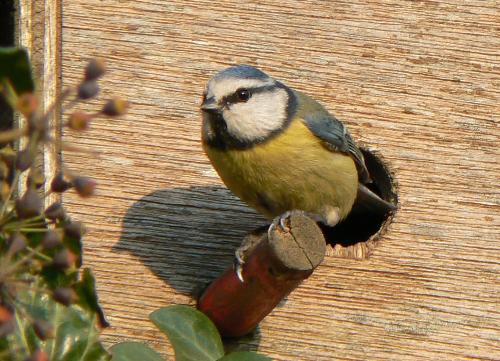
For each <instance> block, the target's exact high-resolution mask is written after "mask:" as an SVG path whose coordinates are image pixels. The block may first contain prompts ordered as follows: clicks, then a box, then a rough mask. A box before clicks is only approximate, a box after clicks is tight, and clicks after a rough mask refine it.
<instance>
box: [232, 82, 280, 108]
mask: <svg viewBox="0 0 500 361" xmlns="http://www.w3.org/2000/svg"><path fill="white" fill-rule="evenodd" d="M276 88H277V86H275V85H264V86H260V87H255V88H239V89H238V90H236V91H235V92H234V93H233V94H231V95H228V96H226V97H225V98H224V103H225V104H227V105H231V104H235V103H246V102H247V101H248V100H249V99H250V98H251V97H252V96H253V95H254V94H258V93H263V92H266V91H272V90H274V89H276Z"/></svg>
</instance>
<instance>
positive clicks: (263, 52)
mask: <svg viewBox="0 0 500 361" xmlns="http://www.w3.org/2000/svg"><path fill="white" fill-rule="evenodd" d="M499 15H500V14H499V7H498V3H497V2H496V1H480V0H476V1H466V2H453V1H447V2H437V1H391V0H385V1H357V0H355V1H335V2H333V1H332V2H330V1H301V2H295V1H266V2H260V1H247V2H245V3H237V2H230V1H215V0H210V1H208V0H206V1H169V2H166V1H163V0H137V1H122V0H108V1H106V2H102V1H98V0H85V1H83V0H72V1H64V2H63V5H62V24H63V26H62V39H63V43H62V74H63V83H64V84H66V85H69V84H75V83H76V82H78V80H79V79H80V77H81V74H82V67H83V65H84V63H85V61H86V59H88V58H89V57H92V56H101V57H104V58H106V59H107V61H108V64H109V69H110V71H109V74H108V75H107V76H106V77H105V79H104V80H103V82H102V87H103V89H104V96H109V95H110V94H112V93H113V94H118V95H120V96H123V97H126V98H127V99H129V100H130V101H131V103H132V108H131V109H130V113H129V114H128V115H127V116H126V117H125V118H124V119H121V120H108V119H103V120H100V121H96V122H95V124H93V125H92V129H91V131H89V132H88V133H87V134H85V135H82V134H74V133H67V132H66V133H64V135H63V139H64V140H65V141H68V142H71V143H72V144H75V145H78V146H81V147H85V148H88V149H92V150H98V151H99V152H100V153H101V155H100V156H99V157H98V158H96V157H94V156H89V155H85V154H73V153H65V155H64V157H65V160H66V162H67V164H68V167H69V168H70V169H72V170H73V171H76V172H80V173H85V174H89V175H92V176H94V177H95V178H96V179H97V180H98V181H99V185H100V188H99V196H98V197H96V198H93V199H89V200H81V199H79V198H77V197H75V196H72V195H69V196H67V197H66V198H65V202H66V204H67V206H68V208H69V209H70V210H71V212H72V213H73V214H74V216H75V218H79V219H81V220H85V221H86V222H87V224H88V225H89V233H88V236H87V238H86V243H85V252H86V253H85V255H86V256H85V263H86V265H88V266H91V267H93V268H94V270H95V273H96V275H97V278H98V288H99V292H100V295H101V300H102V304H103V306H104V308H105V311H106V314H107V316H108V318H109V320H110V322H111V324H112V327H111V328H109V329H107V330H106V331H105V332H104V339H105V341H106V343H107V344H108V345H110V344H112V343H114V342H117V341H121V340H125V339H139V340H143V341H146V342H148V343H149V344H151V345H153V346H154V347H155V348H156V349H158V350H159V351H161V352H163V353H165V354H168V355H172V350H171V348H170V347H167V342H166V339H165V338H164V337H163V336H161V335H160V333H159V332H157V331H156V330H155V328H154V327H153V326H152V324H151V323H150V322H149V321H148V314H149V313H150V312H151V311H153V310H154V309H156V308H157V307H160V306H165V305H169V304H173V303H192V302H193V300H192V298H191V297H190V296H189V293H190V291H191V289H193V288H195V287H199V286H200V285H203V284H204V283H205V282H208V281H210V280H211V279H212V278H213V277H215V276H216V275H217V274H218V273H219V272H220V271H222V270H223V269H224V268H225V267H226V266H227V265H228V264H229V263H230V262H231V259H232V252H233V250H234V248H235V247H236V246H237V245H238V243H239V242H240V240H241V238H242V236H243V235H244V234H245V233H246V232H248V231H249V230H251V229H253V228H254V227H257V226H259V225H261V224H263V223H264V220H263V218H261V217H260V216H258V215H256V214H255V213H254V212H253V211H252V210H250V209H248V208H247V207H245V206H244V205H243V204H242V203H241V202H240V201H239V200H238V199H236V198H235V197H234V196H232V195H231V194H230V193H229V192H228V191H227V190H226V189H225V188H224V187H223V185H222V184H221V182H220V180H219V179H218V177H217V176H216V174H215V173H214V171H213V170H212V168H211V166H210V164H209V162H208V160H207V158H206V157H205V156H204V154H203V152H202V149H201V146H200V140H199V138H200V116H199V112H198V104H199V101H200V98H201V92H202V89H203V87H204V84H205V82H206V80H207V79H208V78H209V76H210V75H212V74H213V73H214V72H216V71H218V70H220V69H222V68H224V67H225V66H227V65H230V64H234V63H249V64H253V65H257V66H259V67H261V68H262V69H263V70H265V71H266V72H268V73H269V74H271V75H272V76H274V77H276V78H278V79H281V80H283V81H285V82H286V83H288V84H289V85H291V86H293V87H295V88H297V89H301V90H303V91H304V92H306V93H308V94H311V95H313V96H315V97H316V98H317V99H319V100H320V101H321V102H322V103H323V104H325V105H326V106H327V108H328V109H330V110H331V111H332V112H333V113H334V114H336V115H337V116H338V117H339V118H340V119H342V120H344V121H345V122H346V123H347V124H348V125H349V127H350V129H351V131H352V133H353V135H354V137H355V138H356V139H358V140H360V141H361V142H362V143H363V144H366V145H368V146H369V147H371V148H373V149H377V150H379V151H380V152H381V153H382V154H383V155H384V157H385V159H386V160H387V162H388V164H389V166H390V167H391V169H392V171H394V173H395V176H396V179H397V182H398V184H399V198H400V210H399V211H398V213H397V215H396V217H395V219H394V221H393V223H392V224H391V225H390V227H389V229H388V231H387V233H386V234H385V235H384V236H383V238H382V239H381V240H380V242H379V244H378V246H377V248H376V249H375V250H374V253H373V254H372V256H371V257H370V258H369V259H368V260H363V261H358V260H352V259H341V258H335V257H331V256H330V257H327V258H326V259H325V261H324V263H323V265H321V266H320V267H319V269H318V270H317V272H315V274H314V275H313V276H312V277H311V278H310V279H308V280H307V281H306V282H305V283H304V284H303V285H302V286H301V287H300V288H299V289H298V290H297V291H296V292H294V293H293V294H291V295H290V296H289V297H288V300H287V302H286V303H284V304H283V305H282V306H281V307H279V308H278V309H276V310H275V311H273V313H272V314H271V315H270V316H269V317H268V318H267V319H266V320H265V321H264V322H263V323H262V324H261V326H260V329H259V331H258V333H257V334H256V335H255V336H254V337H253V338H249V339H245V340H243V341H241V342H240V344H241V347H243V348H250V349H258V350H259V351H261V352H262V353H264V354H267V355H269V356H271V357H273V358H275V359H276V360H332V359H342V360H366V359H369V360H388V359H392V360H410V359H411V360H443V359H453V360H479V359H484V360H493V359H500V348H499V344H500V343H499V340H500V330H499V324H500V323H499V319H500V315H499V303H500V297H499V290H500V288H499V287H500V286H499V284H500V277H499V274H500V258H499V243H498V240H499V235H500V216H499V203H500V198H499V189H498V179H499V176H500V170H499V167H498V163H499V160H500V157H499V156H500V154H499V153H500V152H499V150H498V144H499V140H500V139H499V138H500V131H499V123H498V114H499V113H500V106H499V104H500V96H499V86H500V59H499V55H500V54H499V49H500V28H499V23H498V19H499ZM98 103H99V102H91V103H90V107H97V106H98ZM233 346H234V345H233Z"/></svg>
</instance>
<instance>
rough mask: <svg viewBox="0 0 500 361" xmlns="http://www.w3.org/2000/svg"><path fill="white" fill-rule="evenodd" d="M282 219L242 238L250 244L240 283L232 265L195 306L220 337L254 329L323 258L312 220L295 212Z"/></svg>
mask: <svg viewBox="0 0 500 361" xmlns="http://www.w3.org/2000/svg"><path fill="white" fill-rule="evenodd" d="M284 223H285V224H286V227H285V228H282V227H281V226H280V225H279V224H278V225H276V226H274V227H273V226H271V227H270V228H269V231H268V230H267V228H266V229H262V228H261V229H259V230H257V231H255V232H253V233H252V234H249V235H248V236H247V237H246V239H245V240H244V242H243V243H244V244H251V245H252V246H251V247H250V248H249V249H248V251H247V252H246V253H247V254H246V255H245V263H244V264H243V266H242V267H243V270H242V276H243V280H244V282H241V280H240V279H239V278H238V276H237V274H236V272H235V269H234V267H230V268H228V269H227V270H226V271H225V272H224V273H223V274H222V275H221V276H220V277H219V278H217V279H216V280H215V281H214V282H212V283H211V284H210V285H209V286H208V288H207V289H206V290H205V292H204V293H203V294H202V296H201V297H200V299H199V301H198V309H200V310H201V311H202V312H204V313H205V314H206V315H207V316H208V317H209V318H210V319H211V320H212V321H213V322H214V323H215V325H216V326H217V328H218V329H219V331H220V333H221V334H222V335H223V336H225V337H238V336H243V335H245V334H247V333H249V332H250V331H252V330H253V329H254V328H255V327H256V326H257V325H258V323H259V322H260V321H261V320H262V319H263V318H264V317H265V316H266V315H268V314H269V313H270V312H271V311H272V310H273V308H274V307H276V305H278V303H279V302H280V301H281V300H282V299H283V298H284V297H285V296H287V295H288V294H289V293H290V292H292V291H293V290H294V289H295V288H296V287H297V286H298V285H299V284H300V283H301V282H302V281H303V280H304V279H306V278H307V277H309V276H310V275H311V274H312V272H313V271H314V269H315V268H316V267H317V266H318V265H319V264H320V263H321V261H322V260H323V257H324V254H325V240H324V238H323V234H322V232H321V230H320V228H319V227H318V226H317V224H316V223H315V222H314V221H313V220H312V219H310V218H308V217H307V216H305V215H302V214H301V213H298V212H294V213H292V214H291V215H290V216H289V217H287V218H286V219H284Z"/></svg>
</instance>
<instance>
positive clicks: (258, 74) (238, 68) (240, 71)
mask: <svg viewBox="0 0 500 361" xmlns="http://www.w3.org/2000/svg"><path fill="white" fill-rule="evenodd" d="M223 78H238V79H261V80H264V79H267V78H269V76H268V75H267V74H266V73H264V72H262V71H260V70H259V69H257V68H256V67H253V66H251V65H234V66H231V67H229V68H226V69H224V70H222V71H220V72H218V73H217V74H216V75H215V76H214V79H223Z"/></svg>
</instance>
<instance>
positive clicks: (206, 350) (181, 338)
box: [149, 305, 224, 361]
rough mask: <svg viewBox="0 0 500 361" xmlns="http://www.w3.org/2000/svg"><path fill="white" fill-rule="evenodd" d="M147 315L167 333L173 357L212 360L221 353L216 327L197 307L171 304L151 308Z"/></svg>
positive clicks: (222, 351)
mask: <svg viewBox="0 0 500 361" xmlns="http://www.w3.org/2000/svg"><path fill="white" fill-rule="evenodd" d="M149 318H150V319H151V320H152V321H153V323H154V324H155V325H156V326H157V327H158V328H159V329H160V330H161V331H162V332H164V333H165V334H166V335H167V336H168V338H169V340H170V343H171V344H172V346H173V348H174V351H175V359H176V361H215V360H218V359H220V358H221V357H222V356H224V347H223V345H222V340H221V338H220V335H219V332H218V331H217V328H216V327H215V325H214V324H213V323H212V321H210V319H209V318H208V317H207V316H205V315H204V314H203V313H201V312H200V311H198V310H195V309H194V308H192V307H189V306H183V305H174V306H169V307H164V308H160V309H158V310H156V311H154V312H153V313H151V315H150V316H149Z"/></svg>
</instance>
